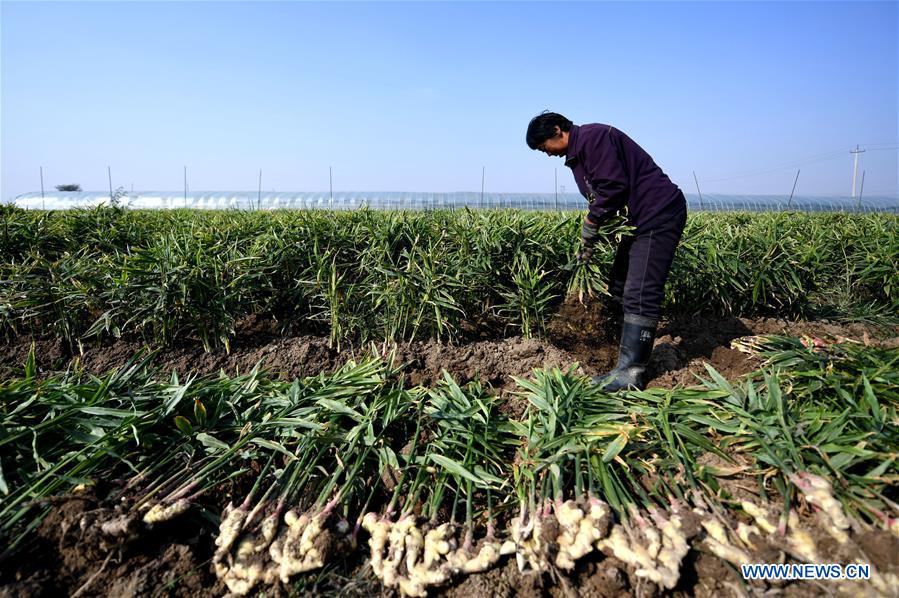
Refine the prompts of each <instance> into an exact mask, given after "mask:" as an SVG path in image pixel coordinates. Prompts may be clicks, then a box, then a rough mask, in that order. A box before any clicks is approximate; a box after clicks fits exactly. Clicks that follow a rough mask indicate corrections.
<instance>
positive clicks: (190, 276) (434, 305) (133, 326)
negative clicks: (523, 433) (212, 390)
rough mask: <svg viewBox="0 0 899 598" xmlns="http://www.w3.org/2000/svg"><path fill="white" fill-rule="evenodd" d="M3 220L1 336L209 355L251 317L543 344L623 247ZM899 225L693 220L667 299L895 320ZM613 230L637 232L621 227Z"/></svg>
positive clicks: (345, 223) (357, 226)
mask: <svg viewBox="0 0 899 598" xmlns="http://www.w3.org/2000/svg"><path fill="white" fill-rule="evenodd" d="M2 214H3V218H4V221H3V223H2V228H0V249H2V255H3V258H2V262H0V329H2V330H3V331H5V332H6V333H7V334H10V333H23V332H26V333H27V332H31V333H37V334H47V333H50V334H54V335H56V336H58V337H61V338H64V339H66V340H67V341H69V342H70V343H75V342H78V341H79V339H82V338H84V337H91V336H95V335H108V334H111V335H114V336H119V335H133V336H141V337H143V338H145V339H147V340H152V341H156V342H162V343H170V342H172V341H173V340H174V339H176V338H179V337H181V336H184V335H193V336H196V337H198V338H199V339H201V341H202V342H203V344H204V346H205V347H206V348H207V349H211V348H213V347H215V346H220V345H225V346H227V344H228V340H229V338H231V337H232V336H233V334H234V327H235V322H236V321H238V320H239V319H240V318H242V317H244V316H246V315H249V314H258V315H264V316H270V317H273V318H275V319H276V320H278V321H280V322H282V323H284V324H285V325H286V324H300V325H303V326H305V327H307V328H311V329H313V330H316V331H318V332H320V333H322V334H327V335H329V336H330V337H331V338H332V340H333V341H335V342H339V340H340V339H343V338H347V337H356V338H360V339H362V340H366V339H375V338H377V339H383V338H390V339H412V338H438V339H442V340H452V339H455V338H458V337H459V336H460V334H461V332H460V331H461V330H462V329H463V328H464V324H468V325H475V326H477V325H480V324H482V323H484V322H490V323H492V325H494V326H498V327H501V328H503V329H504V330H506V331H512V332H515V333H519V334H523V335H525V336H532V335H539V334H540V333H541V332H542V331H543V330H544V327H545V326H546V323H547V319H548V318H549V317H550V315H551V314H552V312H553V310H554V309H555V308H556V307H557V306H558V305H559V303H560V302H561V301H562V300H563V298H564V297H565V296H566V295H567V294H569V293H571V292H577V293H580V294H583V293H592V294H599V295H601V294H603V293H604V292H605V284H604V281H605V279H606V276H607V273H608V270H609V268H610V265H611V261H612V257H613V252H614V247H615V243H614V242H612V241H607V242H605V243H603V244H602V245H601V247H600V248H599V250H598V251H597V253H596V257H595V258H594V262H593V263H592V264H591V265H589V266H588V267H582V266H577V265H575V264H574V263H573V262H572V260H573V254H574V251H575V249H576V246H577V245H576V243H577V238H578V226H579V223H578V220H579V218H580V216H578V215H574V214H558V213H532V212H529V213H523V212H515V211H470V210H464V211H455V212H426V213H421V212H418V213H416V212H374V211H368V210H363V211H359V212H352V213H326V212H320V211H314V212H275V213H260V212H252V213H245V212H217V213H195V212H187V211H184V212H179V211H176V212H133V211H127V210H122V209H116V208H99V209H91V210H80V211H71V212H49V213H48V212H28V211H24V210H18V209H14V208H3V212H2ZM897 224H899V221H897V218H896V217H895V216H892V215H878V214H872V215H864V216H859V215H845V214H798V213H771V214H695V215H691V216H690V218H689V221H688V224H687V229H686V231H685V233H684V238H683V240H682V243H681V246H680V248H679V249H678V253H677V256H676V259H675V262H674V265H673V268H672V272H671V277H670V281H669V284H668V287H667V293H666V303H667V305H668V307H669V309H671V310H677V311H686V312H700V311H705V312H717V313H719V314H726V315H734V316H752V315H756V314H766V313H776V314H779V315H783V316H806V315H813V314H818V315H820V314H826V315H853V314H854V315H855V316H859V315H862V316H869V317H874V316H881V317H882V316H884V315H887V316H889V315H890V314H893V315H895V313H896V312H897V310H899V226H897ZM607 232H608V233H609V239H614V238H616V237H619V236H620V235H621V234H627V233H626V231H625V230H624V229H623V227H622V226H621V223H620V222H614V223H611V224H610V225H609V227H608V231H607Z"/></svg>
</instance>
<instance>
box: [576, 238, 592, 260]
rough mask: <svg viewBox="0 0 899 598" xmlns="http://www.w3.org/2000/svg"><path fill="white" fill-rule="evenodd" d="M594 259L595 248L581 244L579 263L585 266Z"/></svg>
mask: <svg viewBox="0 0 899 598" xmlns="http://www.w3.org/2000/svg"><path fill="white" fill-rule="evenodd" d="M592 257H593V246H592V245H584V244H583V243H582V244H581V248H580V249H578V251H577V263H578V264H579V265H581V266H584V265H586V264H588V263H589V262H590V258H592Z"/></svg>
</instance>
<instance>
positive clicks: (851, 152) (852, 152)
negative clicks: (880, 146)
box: [849, 144, 865, 197]
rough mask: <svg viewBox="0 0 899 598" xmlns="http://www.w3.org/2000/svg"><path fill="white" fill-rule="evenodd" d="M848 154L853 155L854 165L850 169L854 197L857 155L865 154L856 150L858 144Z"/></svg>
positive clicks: (863, 151)
mask: <svg viewBox="0 0 899 598" xmlns="http://www.w3.org/2000/svg"><path fill="white" fill-rule="evenodd" d="M849 153H850V154H854V155H855V164H854V165H853V167H852V197H855V177H856V175H857V174H858V155H859V154H863V153H865V150H860V149H858V144H856V146H855V149H854V150H852V151H850V152H849Z"/></svg>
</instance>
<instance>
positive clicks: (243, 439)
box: [0, 337, 899, 595]
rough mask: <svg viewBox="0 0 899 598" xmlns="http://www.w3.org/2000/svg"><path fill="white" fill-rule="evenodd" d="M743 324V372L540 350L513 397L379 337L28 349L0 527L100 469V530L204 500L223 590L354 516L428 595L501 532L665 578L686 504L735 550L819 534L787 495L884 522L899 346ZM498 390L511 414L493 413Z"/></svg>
mask: <svg viewBox="0 0 899 598" xmlns="http://www.w3.org/2000/svg"><path fill="white" fill-rule="evenodd" d="M741 347H742V349H743V350H746V351H748V352H751V353H754V354H756V355H758V356H760V357H761V358H763V359H764V360H765V363H766V366H765V370H763V371H759V372H757V373H756V374H754V375H753V376H751V377H750V378H749V379H748V380H745V381H743V382H734V383H730V382H727V381H725V380H724V379H722V378H721V377H720V376H719V375H718V374H717V373H716V372H715V371H714V370H713V369H711V368H709V370H708V375H709V379H708V380H707V381H706V382H705V384H704V386H702V387H697V388H692V389H673V390H664V389H653V390H650V391H645V392H627V393H618V394H616V395H609V394H606V393H603V392H602V391H600V390H598V388H597V387H596V386H595V385H592V384H590V383H589V380H587V379H584V378H581V377H578V376H575V375H574V374H573V373H572V372H571V371H568V372H564V371H559V370H557V369H554V370H546V371H543V370H536V371H535V373H534V378H533V379H527V380H525V379H521V380H518V381H517V383H518V389H517V394H516V395H515V396H514V397H513V398H512V399H510V398H508V397H506V398H500V397H497V396H492V395H490V394H488V393H487V392H485V390H484V389H483V388H482V387H481V386H480V384H479V383H478V382H476V381H475V382H472V383H469V384H467V385H464V386H460V385H458V384H457V383H456V382H455V381H454V380H453V379H452V378H451V377H450V376H449V375H446V376H445V378H444V380H443V382H442V383H440V384H438V385H437V386H435V387H434V388H422V387H414V388H408V385H407V384H405V382H404V380H403V377H402V372H401V371H400V370H394V369H391V368H390V367H388V366H387V365H386V364H387V363H389V360H388V361H383V360H380V359H376V358H373V359H370V360H365V361H362V362H361V363H354V362H349V363H347V364H346V365H345V366H344V367H342V368H340V369H339V370H337V371H336V372H334V373H333V374H331V375H324V374H322V375H319V376H317V377H314V378H306V379H298V380H295V381H293V382H292V383H288V382H280V381H277V380H273V379H270V378H269V377H268V376H267V375H266V374H265V372H264V371H260V370H258V369H254V370H253V371H252V372H250V373H248V374H246V375H243V376H240V377H237V378H226V377H224V376H223V375H222V376H220V377H204V378H194V379H190V380H185V381H181V380H179V379H178V378H177V376H176V375H172V376H171V378H170V379H167V380H162V381H160V380H158V379H156V378H154V376H153V372H152V367H151V365H150V364H151V360H152V357H141V356H136V357H135V358H134V359H132V360H131V361H130V362H129V363H127V364H125V365H124V366H123V367H122V368H120V369H118V370H117V371H115V372H112V373H109V374H107V375H105V376H103V377H100V378H97V377H94V376H87V375H85V374H83V373H81V372H78V371H70V372H68V373H66V374H65V375H59V376H55V377H50V378H47V379H43V380H38V379H36V378H35V376H34V374H35V367H34V359H33V355H32V356H31V358H30V359H29V361H28V363H26V364H25V370H24V375H23V377H22V378H20V379H16V380H12V381H9V382H5V383H3V384H0V432H2V434H0V449H2V452H0V455H2V460H0V493H2V494H3V495H4V497H3V501H2V503H0V536H2V537H4V538H5V540H6V541H5V542H4V544H7V547H8V548H10V549H14V548H15V546H17V545H18V544H20V543H21V541H22V540H23V539H24V538H26V537H27V535H28V534H29V533H30V530H32V529H33V528H34V527H35V526H36V525H37V524H38V522H39V521H40V519H41V517H42V516H43V515H44V513H46V511H47V510H48V508H49V507H47V506H45V503H44V502H43V501H44V499H47V498H48V497H51V496H54V495H63V494H68V493H71V492H73V491H74V492H76V493H77V492H84V491H91V490H90V488H92V487H94V486H95V485H96V488H97V490H96V491H95V492H96V493H98V496H97V497H96V498H97V500H100V501H101V502H102V503H103V504H116V505H118V507H116V509H115V510H114V511H108V512H106V514H105V515H104V514H103V511H102V510H97V511H95V512H94V515H93V516H94V517H96V518H97V520H96V521H94V522H93V523H92V522H91V521H88V520H85V521H82V532H81V533H82V534H91V533H94V534H96V535H100V536H103V537H104V538H105V540H104V541H105V542H106V544H107V545H109V544H110V543H112V544H113V545H114V544H115V543H116V542H118V541H122V542H124V541H126V540H127V539H128V538H133V537H136V535H139V531H140V529H144V528H147V527H152V526H155V525H161V524H162V523H163V522H165V521H168V520H171V519H174V518H176V517H184V516H187V515H185V514H186V513H191V512H194V513H197V512H201V511H203V510H205V511H207V513H208V514H210V515H211V516H212V518H213V521H215V518H216V516H219V532H218V537H217V540H216V546H217V551H216V556H215V559H214V560H215V568H216V572H217V574H218V575H219V576H220V577H222V578H223V579H224V581H225V582H226V583H227V584H228V586H229V588H230V589H231V590H232V592H234V593H237V594H240V593H245V592H248V591H250V590H251V589H252V588H253V587H254V586H256V585H257V584H260V583H276V582H278V580H280V581H282V582H288V581H289V580H291V579H292V578H293V577H294V576H296V575H298V574H299V573H302V572H305V571H310V570H313V569H316V568H319V567H321V566H323V565H324V564H327V563H328V562H330V561H332V560H333V559H335V558H339V557H340V556H341V555H342V554H345V553H346V552H347V551H349V550H352V549H353V548H354V547H355V546H356V543H357V539H363V538H364V537H365V536H361V537H360V536H359V535H358V534H359V530H360V527H363V528H364V529H365V530H366V531H367V535H368V541H369V549H370V553H371V554H370V558H371V564H372V568H373V570H374V572H375V574H376V575H377V576H378V577H379V578H380V579H381V581H382V582H383V583H384V584H385V585H387V586H390V587H398V588H399V589H400V591H401V592H403V593H404V594H407V595H424V593H425V591H426V589H427V588H428V587H429V586H432V585H438V584H442V583H445V582H447V581H448V580H449V579H451V578H452V577H454V576H457V575H461V574H467V573H474V572H478V571H483V570H485V569H486V568H489V567H490V566H492V565H493V564H494V563H496V562H497V560H498V559H499V558H500V556H501V554H509V555H514V557H515V558H516V559H518V562H519V567H521V568H522V569H534V570H538V571H549V570H554V569H555V568H558V569H561V570H570V569H571V568H572V567H573V566H574V563H575V561H576V560H577V559H579V558H581V557H583V556H584V555H586V554H588V553H589V552H590V551H592V550H594V549H603V550H609V551H611V552H612V553H614V554H615V555H616V556H618V557H619V558H621V559H622V560H624V561H625V562H627V563H629V564H633V565H634V566H635V567H638V569H639V570H640V571H643V572H644V573H643V574H639V573H638V575H643V576H644V577H647V578H648V579H649V580H651V581H653V582H654V583H656V584H657V585H659V586H660V587H663V588H669V589H670V588H673V587H674V586H675V585H676V583H677V580H678V577H679V575H680V566H681V561H682V559H683V558H684V556H685V554H686V550H687V544H686V536H685V535H684V534H685V531H684V530H683V529H682V528H683V526H684V525H685V518H686V517H687V515H688V514H689V513H692V514H693V515H691V516H696V515H697V514H699V515H700V524H701V526H702V527H703V528H705V530H706V540H705V541H706V542H707V544H706V546H707V548H708V549H709V550H711V551H712V552H713V553H714V554H716V555H718V556H719V557H720V558H722V559H724V560H726V561H730V562H732V563H735V564H737V565H738V564H739V563H740V562H741V561H740V560H741V559H743V560H742V562H752V561H751V560H750V558H749V556H748V552H747V551H748V550H749V548H748V547H749V546H751V545H752V541H750V540H748V539H747V538H748V537H749V536H748V535H746V534H748V533H749V532H750V531H751V532H752V533H753V534H756V535H758V536H759V537H760V538H761V537H770V539H771V540H770V541H771V542H782V543H783V544H784V546H785V547H787V548H786V550H787V551H788V553H789V554H791V555H792V556H793V558H795V559H797V560H799V561H808V562H816V561H818V560H819V559H821V558H824V557H825V555H824V554H823V553H822V552H821V550H822V547H820V546H818V545H817V544H816V543H815V541H814V540H813V539H811V538H810V537H809V536H808V533H807V532H806V531H804V528H803V526H802V525H801V524H800V522H799V519H798V517H797V511H796V508H797V507H798V506H801V505H805V506H806V507H807V506H808V505H814V506H815V507H816V508H817V509H818V510H819V517H818V521H819V523H820V524H821V525H822V526H823V528H824V530H826V532H827V533H828V534H830V535H831V536H832V537H833V540H834V541H835V542H837V543H838V545H843V544H846V543H847V542H848V541H849V536H850V534H851V533H853V530H854V531H856V532H857V531H859V530H860V529H867V528H871V527H876V528H879V529H881V530H887V533H890V531H889V530H892V533H899V521H897V517H899V510H897V504H896V489H897V486H899V463H897V460H896V452H895V450H896V446H899V414H897V408H899V367H897V366H899V361H897V360H899V354H897V352H896V351H886V350H881V349H878V348H875V347H868V346H865V345H863V344H861V343H853V342H844V343H842V344H831V345H828V344H826V343H822V342H817V343H815V342H802V341H800V340H799V339H790V338H782V337H750V338H748V339H746V340H744V341H743V343H742V345H741ZM508 400H520V401H523V402H525V403H526V409H525V410H524V413H523V415H521V416H520V417H517V418H510V417H508V416H506V415H504V412H505V411H506V410H504V409H502V402H503V401H508ZM101 479H103V480H105V481H106V482H107V483H104V484H100V485H98V484H97V483H98V481H99V480H101ZM110 481H112V482H113V483H109V482H110ZM101 488H105V490H101ZM227 488H230V489H231V491H232V495H231V499H232V501H233V502H232V503H230V504H228V505H227V506H226V507H225V508H224V510H222V504H221V500H222V499H221V496H222V489H227ZM735 488H738V489H739V491H737V490H735ZM85 489H87V490H85ZM241 489H242V490H241ZM100 493H103V494H100ZM747 497H752V498H747ZM217 501H218V502H217ZM735 513H736V514H738V515H739V517H740V518H742V523H740V524H739V525H738V523H739V519H738V518H735V515H734V514H735ZM615 522H618V523H617V524H615V525H614V526H613V523H615ZM85 526H87V527H88V528H90V529H85ZM94 527H95V528H96V529H93V528H94ZM550 529H552V530H553V531H549V530H550ZM735 530H736V531H735ZM778 538H779V539H778ZM326 540H327V541H326ZM550 540H551V542H550ZM549 545H551V546H552V549H551V550H550V549H549V548H548V546H549Z"/></svg>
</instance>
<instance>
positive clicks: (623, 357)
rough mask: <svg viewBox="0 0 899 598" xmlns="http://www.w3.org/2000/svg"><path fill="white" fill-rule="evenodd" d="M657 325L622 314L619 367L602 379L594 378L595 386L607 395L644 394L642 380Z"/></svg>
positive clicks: (644, 384)
mask: <svg viewBox="0 0 899 598" xmlns="http://www.w3.org/2000/svg"><path fill="white" fill-rule="evenodd" d="M658 324H659V321H658V320H654V319H652V318H646V317H644V316H638V315H635V314H624V322H623V323H622V325H621V344H620V345H619V347H618V365H617V366H615V369H614V370H612V371H611V372H609V373H608V374H605V375H603V376H596V377H595V378H593V382H594V383H595V384H600V385H602V389H603V390H604V391H606V392H615V391H616V390H621V389H623V388H636V389H638V390H643V388H645V386H646V382H645V381H644V376H645V374H646V366H647V364H649V356H650V355H651V354H652V344H653V341H655V338H656V328H657V327H658Z"/></svg>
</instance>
